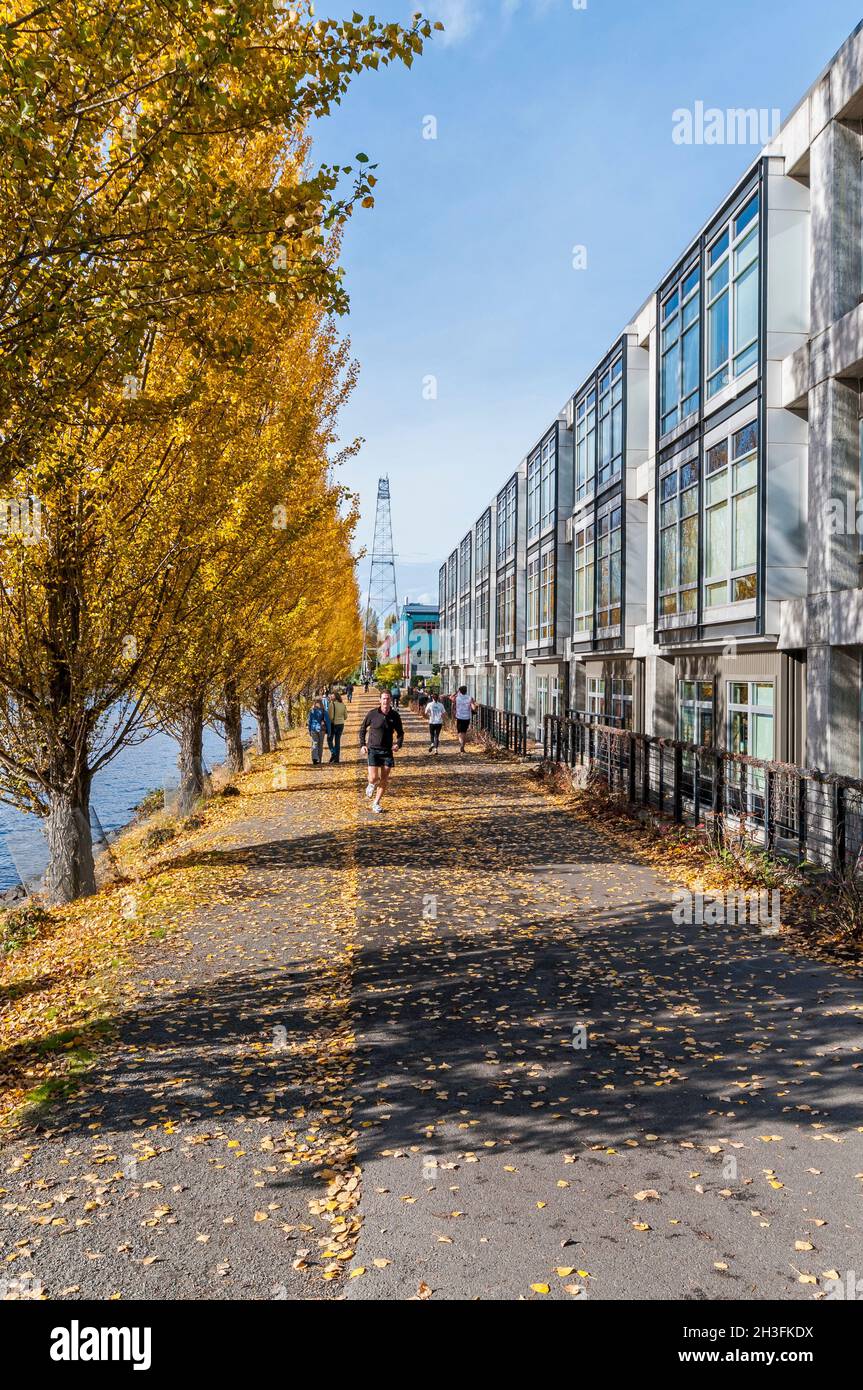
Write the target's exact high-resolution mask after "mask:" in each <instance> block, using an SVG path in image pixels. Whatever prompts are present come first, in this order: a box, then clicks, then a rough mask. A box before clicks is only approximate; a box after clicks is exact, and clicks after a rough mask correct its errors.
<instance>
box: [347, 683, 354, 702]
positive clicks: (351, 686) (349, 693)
mask: <svg viewBox="0 0 863 1390" xmlns="http://www.w3.org/2000/svg"><path fill="white" fill-rule="evenodd" d="M345 694H346V695H347V697H348V704H349V705H351V704H353V700H354V683H353V681H348V683H347V685H346V686H345Z"/></svg>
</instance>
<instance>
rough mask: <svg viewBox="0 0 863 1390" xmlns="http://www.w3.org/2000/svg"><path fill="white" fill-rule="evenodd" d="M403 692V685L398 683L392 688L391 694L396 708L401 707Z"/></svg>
mask: <svg viewBox="0 0 863 1390" xmlns="http://www.w3.org/2000/svg"><path fill="white" fill-rule="evenodd" d="M401 694H402V692H401V687H400V686H398V685H394V686H393V687H392V688H391V690H390V695H391V696H392V700H393V704H394V705H395V707H396V709H398V707H399V700H400V699H401Z"/></svg>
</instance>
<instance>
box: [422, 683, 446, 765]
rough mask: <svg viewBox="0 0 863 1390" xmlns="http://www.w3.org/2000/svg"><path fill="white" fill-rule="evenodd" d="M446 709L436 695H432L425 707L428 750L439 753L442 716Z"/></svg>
mask: <svg viewBox="0 0 863 1390" xmlns="http://www.w3.org/2000/svg"><path fill="white" fill-rule="evenodd" d="M445 714H446V710H445V709H444V707H443V705H442V704H441V702H440V700H439V699H438V698H437V696H436V695H433V696H432V698H431V699H430V700H429V702H428V704H427V705H426V707H425V717H426V719H427V720H428V722H429V752H430V753H435V754H437V753H439V752H440V748H439V744H440V731H441V729H442V728H443V717H444V715H445Z"/></svg>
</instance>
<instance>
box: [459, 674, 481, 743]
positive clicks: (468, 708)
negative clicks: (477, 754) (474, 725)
mask: <svg viewBox="0 0 863 1390" xmlns="http://www.w3.org/2000/svg"><path fill="white" fill-rule="evenodd" d="M475 709H476V700H475V699H474V698H473V696H472V695H468V693H467V686H466V685H460V686H459V688H458V692H457V694H456V697H455V727H456V733H457V734H458V751H459V752H460V753H463V752H464V741H465V739H466V737H467V731H468V729H469V728H470V719H471V715H472V714H473V712H474V710H475Z"/></svg>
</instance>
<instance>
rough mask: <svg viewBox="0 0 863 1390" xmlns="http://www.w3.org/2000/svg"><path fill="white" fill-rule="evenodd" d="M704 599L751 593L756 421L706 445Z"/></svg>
mask: <svg viewBox="0 0 863 1390" xmlns="http://www.w3.org/2000/svg"><path fill="white" fill-rule="evenodd" d="M704 521H705V537H706V540H705V563H704V604H705V607H706V608H716V607H722V606H724V605H725V604H729V603H742V602H745V601H747V600H749V599H754V598H755V596H756V592H757V563H758V426H757V423H755V422H753V423H752V424H750V425H746V426H745V427H744V428H743V429H739V430H736V431H735V432H734V433H733V434H732V435H731V437H730V438H729V439H726V440H721V441H719V442H718V443H716V444H714V445H713V446H712V447H711V448H709V449H708V450H707V453H706V456H705V483H704Z"/></svg>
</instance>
